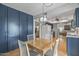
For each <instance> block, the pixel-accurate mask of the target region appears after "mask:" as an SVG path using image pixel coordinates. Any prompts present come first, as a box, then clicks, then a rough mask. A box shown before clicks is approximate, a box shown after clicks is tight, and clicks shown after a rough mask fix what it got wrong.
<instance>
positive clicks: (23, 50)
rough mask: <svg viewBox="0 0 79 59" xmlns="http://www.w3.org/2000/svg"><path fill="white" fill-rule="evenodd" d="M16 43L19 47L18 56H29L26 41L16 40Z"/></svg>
mask: <svg viewBox="0 0 79 59" xmlns="http://www.w3.org/2000/svg"><path fill="white" fill-rule="evenodd" d="M18 45H19V49H20V56H29V49H28V46H27V44H26V42H23V41H21V40H18Z"/></svg>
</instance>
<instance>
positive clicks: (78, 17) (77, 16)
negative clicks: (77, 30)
mask: <svg viewBox="0 0 79 59" xmlns="http://www.w3.org/2000/svg"><path fill="white" fill-rule="evenodd" d="M75 20H76V27H79V8H76V9H75Z"/></svg>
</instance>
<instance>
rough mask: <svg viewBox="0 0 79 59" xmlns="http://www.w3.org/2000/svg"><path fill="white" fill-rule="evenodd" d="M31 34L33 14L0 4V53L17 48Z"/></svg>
mask: <svg viewBox="0 0 79 59" xmlns="http://www.w3.org/2000/svg"><path fill="white" fill-rule="evenodd" d="M28 34H33V16H32V15H29V14H26V13H24V12H21V11H18V10H15V9H13V8H10V7H7V6H5V5H3V4H0V53H4V52H8V51H11V50H14V49H16V48H18V40H22V41H26V40H27V35H28Z"/></svg>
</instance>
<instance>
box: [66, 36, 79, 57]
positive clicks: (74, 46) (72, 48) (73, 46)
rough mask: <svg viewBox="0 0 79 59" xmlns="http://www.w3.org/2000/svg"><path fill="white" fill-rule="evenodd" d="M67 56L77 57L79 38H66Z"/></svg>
mask: <svg viewBox="0 0 79 59" xmlns="http://www.w3.org/2000/svg"><path fill="white" fill-rule="evenodd" d="M67 55H68V56H79V38H76V37H67Z"/></svg>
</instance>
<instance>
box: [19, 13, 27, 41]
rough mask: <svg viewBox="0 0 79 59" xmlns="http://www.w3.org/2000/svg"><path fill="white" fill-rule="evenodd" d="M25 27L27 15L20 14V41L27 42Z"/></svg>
mask: <svg viewBox="0 0 79 59" xmlns="http://www.w3.org/2000/svg"><path fill="white" fill-rule="evenodd" d="M27 25H28V19H27V14H25V13H23V12H20V40H22V41H25V40H27V30H28V29H27Z"/></svg>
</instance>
